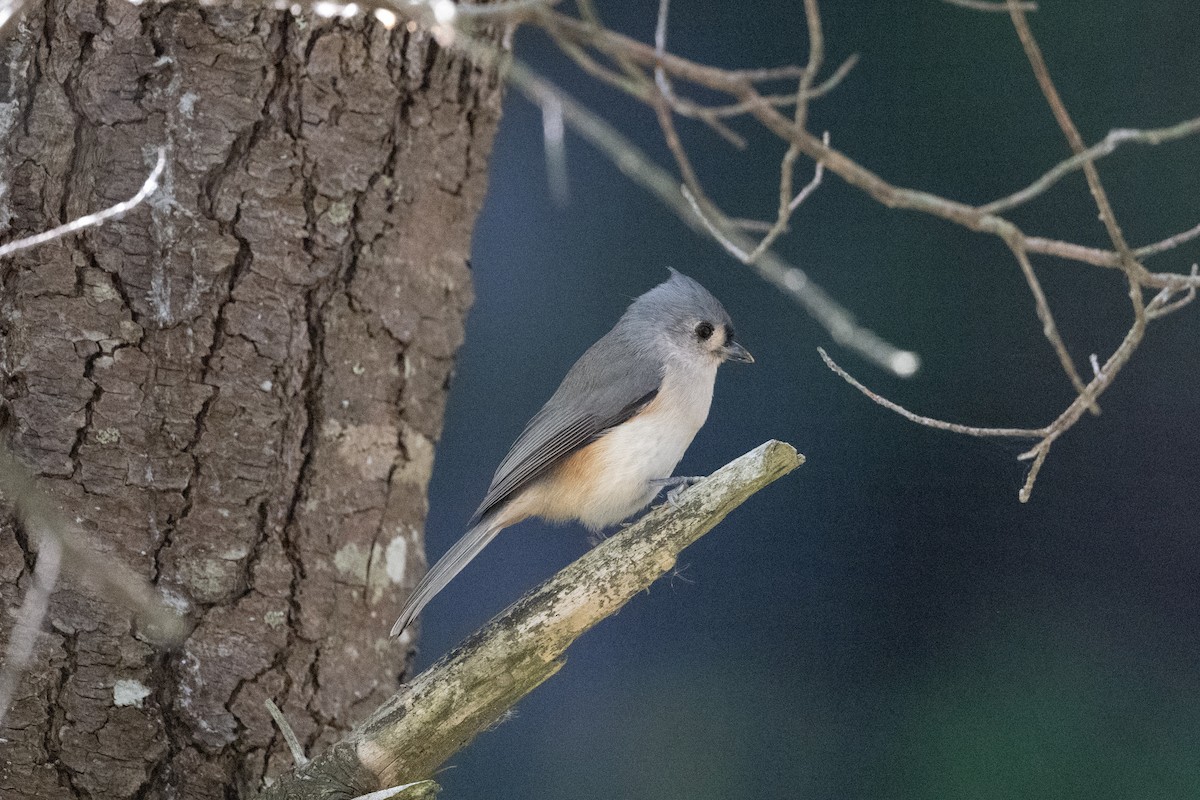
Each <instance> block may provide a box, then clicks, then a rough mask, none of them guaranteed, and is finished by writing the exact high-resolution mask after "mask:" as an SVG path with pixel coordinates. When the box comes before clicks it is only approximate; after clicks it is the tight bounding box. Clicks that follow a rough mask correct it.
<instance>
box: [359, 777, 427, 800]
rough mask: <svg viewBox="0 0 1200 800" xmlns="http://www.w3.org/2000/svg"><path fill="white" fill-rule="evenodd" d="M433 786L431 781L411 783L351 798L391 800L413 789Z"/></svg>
mask: <svg viewBox="0 0 1200 800" xmlns="http://www.w3.org/2000/svg"><path fill="white" fill-rule="evenodd" d="M434 785H436V784H434V783H433V781H431V780H424V781H413V782H412V783H406V784H403V785H402V786H393V787H391V788H390V789H380V790H379V791H378V792H368V793H367V794H360V795H359V796H358V797H355V798H353V800H393V798H398V797H399V796H400V795H401V794H403V793H404V792H409V791H412V790H413V789H417V788H421V787H427V786H428V787H432V786H434Z"/></svg>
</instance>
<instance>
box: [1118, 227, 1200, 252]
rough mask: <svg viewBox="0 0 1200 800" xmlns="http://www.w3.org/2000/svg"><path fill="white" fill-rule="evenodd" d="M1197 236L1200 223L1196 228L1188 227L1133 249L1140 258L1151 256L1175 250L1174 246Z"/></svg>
mask: <svg viewBox="0 0 1200 800" xmlns="http://www.w3.org/2000/svg"><path fill="white" fill-rule="evenodd" d="M1197 236H1200V225H1197V226H1196V227H1194V228H1188V229H1187V230H1186V231H1181V232H1180V233H1177V234H1175V235H1174V236H1168V237H1167V238H1166V239H1163V240H1161V241H1158V242H1155V243H1154V244H1148V245H1146V246H1145V247H1139V248H1138V249H1136V250H1134V251H1133V254H1134V255H1135V256H1137V257H1138V258H1149V257H1150V256H1156V255H1158V254H1159V253H1165V252H1167V251H1168V250H1173V249H1174V248H1176V247H1179V245H1181V244H1184V243H1186V242H1190V241H1191V240H1192V239H1195V238H1196V237H1197Z"/></svg>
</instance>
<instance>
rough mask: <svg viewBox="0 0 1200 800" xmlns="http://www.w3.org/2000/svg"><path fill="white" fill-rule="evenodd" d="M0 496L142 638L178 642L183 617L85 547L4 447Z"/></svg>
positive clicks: (133, 576)
mask: <svg viewBox="0 0 1200 800" xmlns="http://www.w3.org/2000/svg"><path fill="white" fill-rule="evenodd" d="M0 494H3V496H4V498H5V500H6V501H7V502H8V503H10V504H12V506H13V507H14V508H15V509H16V511H17V514H18V516H19V518H20V519H22V520H23V521H24V525H25V530H26V531H27V532H28V533H29V535H30V537H31V539H34V540H35V541H37V542H38V547H39V548H44V547H45V546H46V542H48V541H50V540H54V541H55V542H56V543H57V546H58V547H60V548H61V549H62V553H63V559H62V561H63V564H64V565H65V566H66V568H67V569H68V570H70V571H73V572H74V573H75V574H77V575H78V576H79V577H81V578H82V579H83V580H84V581H86V582H87V583H89V584H91V585H92V586H93V587H94V588H95V589H96V590H97V591H98V592H99V593H100V594H101V595H102V596H103V597H104V598H105V599H107V600H110V601H112V602H115V603H119V604H120V605H122V606H124V607H125V608H126V609H127V610H128V611H129V612H130V613H131V614H132V615H133V617H134V621H135V622H136V624H137V626H138V630H139V633H140V634H141V635H142V636H143V637H144V638H145V639H147V640H148V641H151V642H154V643H156V644H159V645H160V646H164V647H166V646H171V645H173V644H175V643H177V642H179V641H180V640H181V639H182V638H183V636H184V634H185V633H186V625H185V621H184V619H183V618H182V617H180V615H179V614H178V613H177V612H176V611H175V610H174V609H172V608H171V607H170V606H168V605H166V603H164V602H163V600H162V598H161V597H160V596H159V595H158V593H157V592H156V591H155V590H154V588H153V587H151V586H150V584H149V583H148V582H147V581H146V579H145V578H143V577H142V576H141V575H138V574H137V573H136V572H134V571H133V570H132V569H131V568H130V567H129V566H128V565H126V564H123V563H121V562H119V561H117V560H116V559H114V558H111V557H109V556H106V555H104V554H102V553H100V552H99V551H98V550H97V549H96V548H94V547H92V546H91V545H89V544H88V539H87V535H86V534H85V533H84V532H83V530H81V529H80V528H79V526H78V525H76V524H75V523H74V522H73V521H72V520H70V519H68V518H67V517H66V516H65V515H64V514H62V513H61V512H60V511H59V510H58V507H57V505H56V504H55V503H54V502H53V501H52V500H51V499H50V498H49V497H48V496H47V495H46V493H45V492H43V491H42V490H41V489H40V488H39V487H38V486H37V483H36V482H35V481H34V479H33V477H32V476H31V475H30V474H29V472H28V471H27V470H26V469H25V467H24V466H23V465H21V464H20V463H18V462H17V460H16V458H14V457H13V455H12V453H11V452H10V451H9V450H8V449H7V448H4V447H0Z"/></svg>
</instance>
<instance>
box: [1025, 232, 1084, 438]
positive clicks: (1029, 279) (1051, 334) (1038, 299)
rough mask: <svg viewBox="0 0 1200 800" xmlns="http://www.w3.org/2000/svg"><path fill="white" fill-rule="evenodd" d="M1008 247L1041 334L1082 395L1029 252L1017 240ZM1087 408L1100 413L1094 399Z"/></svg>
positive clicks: (1069, 357) (1072, 363)
mask: <svg viewBox="0 0 1200 800" xmlns="http://www.w3.org/2000/svg"><path fill="white" fill-rule="evenodd" d="M1009 249H1011V250H1012V254H1013V257H1014V258H1016V259H1017V264H1019V265H1020V267H1021V274H1022V275H1024V276H1025V282H1026V284H1027V285H1028V286H1029V293H1030V294H1032V295H1033V302H1034V306H1035V307H1036V308H1037V315H1038V319H1039V320H1041V322H1042V333H1043V335H1045V337H1046V339H1047V340H1048V341H1049V342H1050V346H1051V347H1053V348H1054V353H1055V355H1057V356H1058V362H1059V364H1061V365H1062V368H1063V371H1064V372H1065V373H1066V374H1067V378H1068V379H1069V380H1070V381H1071V386H1073V387H1074V388H1075V392H1076V394H1079V395H1084V394H1085V393H1086V392H1087V387H1086V385H1085V384H1084V382H1083V378H1081V377H1080V375H1079V371H1078V370H1076V369H1075V362H1074V361H1073V360H1072V359H1071V354H1070V352H1068V350H1067V345H1066V342H1064V341H1063V339H1062V335H1061V334H1059V332H1058V324H1057V323H1056V322H1055V321H1054V315H1053V314H1052V313H1051V312H1050V303H1049V301H1047V300H1046V293H1045V292H1044V291H1042V284H1041V282H1040V281H1039V280H1038V277H1037V273H1035V272H1034V271H1033V262H1031V261H1030V260H1029V254H1028V253H1026V252H1025V249H1024V248H1023V247H1022V246H1021V243H1020V242H1019V241H1013V242H1009ZM1089 409H1090V410H1091V412H1092V413H1093V414H1099V413H1100V407H1099V406H1098V405H1096V402H1095V400H1091V401H1090V403H1089Z"/></svg>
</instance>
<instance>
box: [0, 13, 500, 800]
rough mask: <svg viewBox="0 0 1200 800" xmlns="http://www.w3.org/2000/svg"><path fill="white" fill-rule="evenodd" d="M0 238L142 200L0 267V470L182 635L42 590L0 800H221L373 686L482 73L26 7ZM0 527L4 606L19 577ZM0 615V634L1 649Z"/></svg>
mask: <svg viewBox="0 0 1200 800" xmlns="http://www.w3.org/2000/svg"><path fill="white" fill-rule="evenodd" d="M0 50H3V52H2V53H0V181H2V182H3V183H4V185H5V187H6V191H5V192H4V193H3V194H2V195H0V227H7V230H4V231H3V235H4V236H5V238H9V237H12V236H17V235H22V234H25V233H29V232H33V231H37V230H40V229H44V228H46V227H49V226H51V225H53V224H57V223H59V222H61V221H64V220H66V219H69V218H72V217H74V216H78V215H80V214H82V213H86V212H89V211H93V210H95V209H98V208H101V207H104V206H106V205H109V204H110V203H112V202H115V201H117V200H120V199H123V198H125V197H127V196H129V195H130V194H132V193H133V191H135V190H136V189H137V187H138V185H139V184H140V183H141V181H142V180H143V179H144V177H145V175H146V173H147V171H148V169H149V167H150V165H151V164H152V162H153V158H154V150H155V148H156V147H157V146H159V145H166V147H167V148H168V154H169V157H170V164H169V167H168V172H167V174H166V176H165V180H164V186H163V189H162V190H161V191H160V192H159V193H158V194H156V195H155V197H154V198H153V199H152V201H151V203H150V205H149V206H148V207H144V208H142V209H139V210H138V211H136V212H134V213H133V214H131V215H129V216H127V217H126V218H124V219H123V220H121V221H120V222H118V223H115V224H111V225H109V226H106V227H104V228H102V229H99V230H97V231H95V232H92V233H89V234H86V235H83V236H79V237H75V238H73V239H70V240H67V241H63V242H60V243H56V244H52V245H49V246H46V247H43V248H40V249H38V250H36V251H31V252H28V253H26V254H22V255H21V256H20V257H18V258H17V259H15V260H13V261H11V262H8V263H5V264H0V279H2V281H3V287H2V288H3V295H2V298H0V391H2V393H3V398H4V416H5V421H6V427H7V429H8V435H9V436H10V437H11V439H12V441H13V446H14V449H15V451H16V452H17V453H18V454H19V455H21V456H22V457H23V458H24V459H25V460H26V461H27V462H28V463H29V464H30V465H31V466H32V467H33V468H34V469H35V470H36V471H37V472H38V473H40V474H41V475H43V476H45V477H47V478H49V479H51V480H49V481H48V483H49V484H50V485H51V486H52V488H53V489H54V491H55V492H56V493H57V495H56V496H57V497H58V498H59V499H60V500H61V502H62V503H63V506H64V507H65V508H66V509H68V510H69V511H70V512H71V513H72V514H74V515H76V516H78V517H79V518H80V519H81V522H82V524H83V525H84V527H85V528H87V529H89V530H90V531H91V533H92V534H93V535H94V537H95V539H96V540H98V541H100V542H102V543H103V545H104V547H105V548H106V549H107V550H108V551H109V552H110V553H111V554H112V555H113V556H114V557H115V558H119V559H122V560H124V561H126V562H127V563H130V564H132V565H134V566H135V567H136V568H137V569H138V570H140V571H141V572H142V573H143V574H145V575H146V576H148V577H149V578H151V579H153V580H154V581H155V582H156V583H157V584H158V586H159V587H160V588H161V589H162V591H163V592H164V593H165V595H166V596H167V597H168V598H169V599H170V601H171V602H172V603H174V604H175V605H176V606H177V607H179V608H180V609H181V610H183V611H185V612H186V614H187V615H188V619H189V623H190V625H191V626H192V630H191V633H190V635H189V637H188V638H187V640H186V642H185V643H184V644H183V645H182V646H181V647H180V648H179V649H178V650H176V651H174V652H170V653H160V652H157V651H155V650H154V649H153V648H152V647H150V646H149V645H148V644H146V643H145V642H143V641H142V640H140V639H139V637H138V635H137V632H136V631H134V630H131V626H130V624H129V623H128V622H127V621H126V620H125V619H124V618H123V616H122V614H120V613H119V612H118V611H117V610H116V609H115V608H114V607H112V606H110V605H109V604H107V603H106V602H105V601H104V599H103V598H102V597H96V596H94V595H89V594H88V592H87V591H86V590H84V589H82V588H81V587H78V586H73V585H72V584H71V581H70V579H69V577H68V579H67V580H66V582H65V584H64V587H63V590H60V591H59V592H58V593H57V594H56V596H55V598H54V601H53V604H52V606H51V612H50V619H49V621H48V624H47V626H46V630H45V631H43V633H42V634H41V636H40V638H39V641H38V647H37V651H36V654H35V658H34V661H35V664H34V669H33V670H32V671H31V673H30V674H29V675H27V677H26V679H25V681H24V682H23V684H22V689H21V691H19V692H18V697H17V700H16V702H15V705H14V707H13V711H12V714H11V715H10V718H9V723H8V724H9V727H8V728H6V729H5V730H3V731H0V739H4V740H7V741H0V795H2V796H3V797H5V798H6V800H7V799H8V798H12V799H13V800H15V799H16V798H23V797H74V798H90V797H104V798H124V797H138V798H158V797H167V796H171V797H185V798H201V797H204V798H209V797H213V798H224V797H229V796H237V795H239V794H246V793H249V792H250V791H253V790H256V789H257V788H259V786H260V785H261V782H262V779H263V776H264V775H270V774H274V773H278V772H280V771H282V770H283V769H285V768H287V767H288V766H289V764H288V757H287V754H286V750H285V748H284V746H283V742H282V740H281V738H280V737H279V736H278V735H277V733H276V731H275V730H274V729H273V727H272V724H271V720H270V718H269V716H268V714H267V712H266V710H265V709H264V707H263V700H264V698H266V697H274V698H275V699H276V701H277V702H278V703H279V705H280V707H281V708H282V709H283V712H284V714H285V715H286V716H287V718H288V719H289V721H290V722H291V723H292V725H293V726H294V727H295V728H296V730H297V733H298V734H299V736H300V738H301V740H302V741H304V742H305V743H306V744H307V745H308V746H309V747H310V748H319V747H320V746H322V745H323V744H324V743H326V742H328V741H333V740H334V739H336V738H338V736H339V732H341V731H344V730H346V729H348V728H349V727H350V725H351V724H352V723H353V722H354V721H355V720H356V719H359V718H362V717H363V716H365V715H366V713H368V712H369V711H370V710H371V709H373V708H375V707H376V706H377V705H378V704H379V703H380V702H381V701H382V700H383V699H384V698H386V697H387V696H389V695H390V694H391V693H392V692H393V691H394V689H395V687H396V683H397V679H398V677H399V676H400V674H401V672H402V670H403V668H404V666H405V664H406V657H407V656H408V655H409V653H407V652H406V647H408V640H401V642H400V643H399V644H396V643H393V642H391V641H389V640H388V639H387V630H388V624H389V622H390V619H391V617H393V616H394V614H395V611H396V609H397V608H399V607H400V602H401V599H402V595H403V593H404V592H405V590H406V588H407V587H409V586H411V582H412V580H413V578H414V577H415V575H416V573H417V572H418V569H417V567H418V563H419V562H420V560H421V553H422V542H421V530H422V525H423V521H424V515H425V509H426V505H425V489H426V484H427V481H428V479H429V475H430V470H431V466H432V456H433V443H434V441H435V440H436V438H437V436H438V434H439V430H440V426H441V420H442V410H443V400H444V394H445V388H446V383H447V380H448V378H449V375H450V372H451V368H452V359H453V356H454V353H455V350H456V348H457V347H458V345H459V343H460V341H461V337H462V323H463V316H464V314H465V312H466V309H467V307H468V305H469V303H470V299H471V294H470V275H469V271H468V268H467V254H468V251H469V243H470V233H471V228H472V225H473V223H474V219H475V216H476V214H477V212H478V209H479V206H480V204H481V201H482V197H483V192H484V188H485V173H484V170H485V166H486V160H487V153H488V149H489V148H490V145H491V140H492V136H493V133H494V129H495V125H496V122H497V119H498V115H499V88H498V85H497V83H496V81H495V79H494V77H493V76H491V75H488V74H483V73H481V72H479V71H478V70H477V69H475V68H472V67H470V66H469V65H466V64H464V63H463V62H462V61H461V60H460V59H458V58H453V57H451V56H450V55H449V54H447V53H446V52H444V51H443V50H441V49H440V48H438V47H437V45H436V44H435V43H433V42H431V41H430V40H429V39H428V38H426V37H424V36H421V35H420V34H409V33H407V32H406V31H405V30H404V28H403V27H401V28H398V29H397V30H395V31H391V32H389V31H386V30H385V29H383V28H382V27H381V26H379V25H377V24H374V23H372V22H369V21H366V20H361V19H360V20H352V21H349V22H330V21H325V20H318V19H314V18H312V17H311V16H308V15H307V14H305V15H301V16H295V15H292V14H291V13H289V12H286V11H283V12H281V11H275V10H270V9H266V10H264V9H262V8H258V7H245V8H241V9H236V8H235V9H230V8H200V7H198V6H196V5H195V4H193V3H185V2H181V3H172V4H169V5H165V6H158V5H149V6H134V5H130V4H127V3H108V2H105V0H65V1H64V0H52V2H49V3H48V4H47V5H46V6H45V7H44V8H43V9H31V10H30V12H29V13H28V15H27V17H26V19H25V20H24V21H23V22H22V23H21V24H20V26H19V28H17V29H15V30H11V31H10V34H9V38H8V39H7V40H6V41H4V42H3V43H0ZM32 550H33V548H32V546H31V543H30V542H29V541H28V538H27V537H26V536H25V535H24V533H23V532H22V531H21V530H20V529H19V526H17V525H16V524H14V523H13V521H12V520H11V518H10V519H8V520H7V521H6V522H5V523H4V524H3V525H2V526H0V601H2V602H3V604H4V606H5V608H6V609H11V608H13V607H15V606H16V604H17V603H18V601H19V597H20V592H21V591H22V589H23V588H24V587H25V586H26V584H27V583H28V581H29V579H30V570H31V566H32V563H33V559H34V557H35V553H33V552H32ZM11 624H12V621H11V616H10V615H9V614H7V613H5V614H4V615H2V616H0V642H2V641H3V640H5V639H7V636H8V630H9V627H10V626H11Z"/></svg>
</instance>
